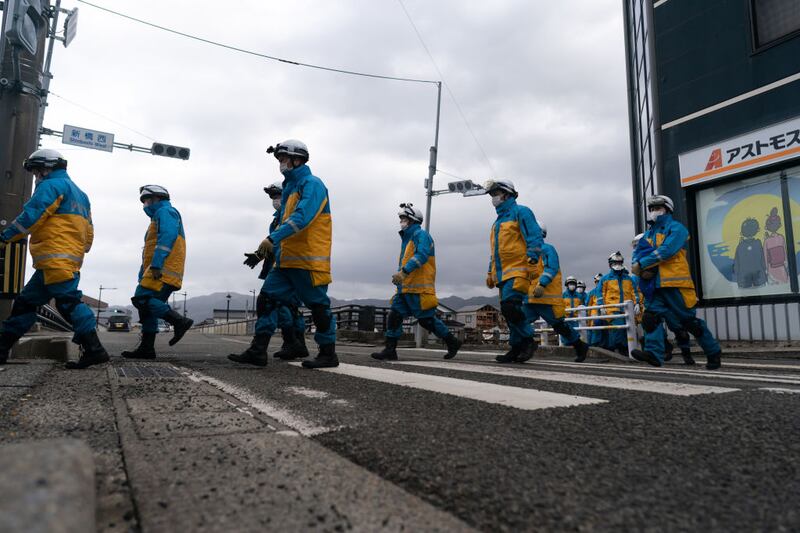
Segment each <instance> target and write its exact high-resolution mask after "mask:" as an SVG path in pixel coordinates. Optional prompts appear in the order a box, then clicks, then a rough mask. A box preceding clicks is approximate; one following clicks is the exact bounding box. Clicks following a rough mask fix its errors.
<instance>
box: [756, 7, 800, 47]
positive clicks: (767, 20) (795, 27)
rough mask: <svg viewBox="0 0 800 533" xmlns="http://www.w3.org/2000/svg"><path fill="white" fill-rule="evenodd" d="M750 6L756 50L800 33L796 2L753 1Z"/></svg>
mask: <svg viewBox="0 0 800 533" xmlns="http://www.w3.org/2000/svg"><path fill="white" fill-rule="evenodd" d="M752 5H753V33H754V35H755V44H756V48H761V47H762V46H764V45H767V44H769V43H771V42H773V41H777V40H778V39H781V38H783V37H786V36H787V35H790V34H792V33H796V32H800V2H798V0H753V4H752Z"/></svg>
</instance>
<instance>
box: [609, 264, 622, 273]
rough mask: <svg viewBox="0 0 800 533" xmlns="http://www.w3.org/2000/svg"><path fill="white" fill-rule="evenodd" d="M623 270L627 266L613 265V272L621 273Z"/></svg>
mask: <svg viewBox="0 0 800 533" xmlns="http://www.w3.org/2000/svg"><path fill="white" fill-rule="evenodd" d="M623 268H625V265H620V264H619V263H614V264H613V265H611V270H613V271H615V272H619V271H620V270H622V269H623Z"/></svg>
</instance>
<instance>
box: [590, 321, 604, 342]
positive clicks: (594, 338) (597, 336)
mask: <svg viewBox="0 0 800 533" xmlns="http://www.w3.org/2000/svg"><path fill="white" fill-rule="evenodd" d="M592 325H593V326H600V325H601V324H600V323H592ZM588 333H589V336H588V339H589V346H597V347H598V348H606V347H608V330H604V329H590V330H589V332H588Z"/></svg>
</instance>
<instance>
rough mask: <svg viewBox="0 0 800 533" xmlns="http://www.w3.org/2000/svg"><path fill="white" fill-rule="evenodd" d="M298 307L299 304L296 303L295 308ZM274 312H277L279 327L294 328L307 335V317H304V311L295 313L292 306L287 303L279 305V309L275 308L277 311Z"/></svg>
mask: <svg viewBox="0 0 800 533" xmlns="http://www.w3.org/2000/svg"><path fill="white" fill-rule="evenodd" d="M298 307H299V306H298V305H295V306H294V309H297V308H298ZM273 313H276V314H277V317H276V319H275V321H276V323H277V324H278V327H279V328H281V329H288V328H294V330H295V331H296V332H297V333H299V334H301V335H305V332H306V319H305V318H303V314H302V313H299V312H298V313H294V312H292V309H291V308H289V307H287V306H285V305H281V306H279V307H278V308H277V309H275V311H273Z"/></svg>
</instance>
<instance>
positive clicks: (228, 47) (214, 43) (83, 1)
mask: <svg viewBox="0 0 800 533" xmlns="http://www.w3.org/2000/svg"><path fill="white" fill-rule="evenodd" d="M78 2H79V3H81V4H86V5H87V6H91V7H93V8H95V9H99V10H101V11H105V12H107V13H111V14H112V15H116V16H118V17H122V18H125V19H128V20H132V21H134V22H138V23H139V24H144V25H145V26H150V27H151V28H156V29H159V30H162V31H165V32H168V33H172V34H174V35H180V36H181V37H186V38H187V39H192V40H195V41H199V42H201V43H206V44H210V45H212V46H217V47H219V48H225V49H226V50H233V51H234V52H240V53H242V54H247V55H251V56H255V57H260V58H262V59H269V60H271V61H278V62H280V63H286V64H289V65H296V66H299V67H308V68H314V69H318V70H326V71H328V72H338V73H339V74H348V75H351V76H362V77H365V78H378V79H382V80H394V81H406V82H411V83H434V84H435V83H439V82H438V81H435V80H422V79H417V78H404V77H400V76H385V75H382V74H372V73H369V72H358V71H355V70H347V69H340V68H334V67H326V66H322V65H314V64H312V63H303V62H302V61H294V60H291V59H285V58H282V57H277V56H273V55H269V54H262V53H261V52H255V51H253V50H247V49H245V48H239V47H238V46H232V45H229V44H225V43H221V42H218V41H213V40H211V39H205V38H203V37H198V36H197V35H191V34H189V33H185V32H182V31H178V30H173V29H172V28H167V27H166V26H161V25H159V24H154V23H152V22H148V21H146V20H142V19H139V18H136V17H132V16H130V15H126V14H124V13H120V12H119V11H114V10H113V9H108V8H107V7H103V6H98V5H97V4H93V3H91V2H86V0H78Z"/></svg>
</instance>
